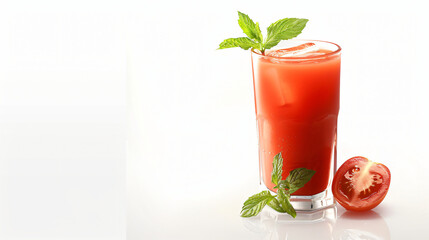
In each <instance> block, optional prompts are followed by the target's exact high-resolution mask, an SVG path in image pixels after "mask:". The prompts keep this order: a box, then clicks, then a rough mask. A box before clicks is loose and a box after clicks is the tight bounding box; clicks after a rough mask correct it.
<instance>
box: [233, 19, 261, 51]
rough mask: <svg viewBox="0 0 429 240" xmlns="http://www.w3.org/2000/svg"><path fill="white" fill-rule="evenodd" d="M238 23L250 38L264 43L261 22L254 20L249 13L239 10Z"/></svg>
mask: <svg viewBox="0 0 429 240" xmlns="http://www.w3.org/2000/svg"><path fill="white" fill-rule="evenodd" d="M238 25H240V28H241V29H242V30H243V32H244V33H245V34H246V35H247V36H248V37H249V38H250V39H254V40H256V41H257V42H260V43H262V33H261V29H259V24H258V23H256V24H255V22H253V20H252V19H250V17H249V16H248V15H247V14H244V13H241V12H238Z"/></svg>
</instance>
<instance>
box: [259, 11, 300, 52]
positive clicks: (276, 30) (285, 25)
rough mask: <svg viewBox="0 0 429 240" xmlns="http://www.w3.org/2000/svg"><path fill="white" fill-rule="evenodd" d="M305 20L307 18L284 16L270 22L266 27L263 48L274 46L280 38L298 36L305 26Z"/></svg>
mask: <svg viewBox="0 0 429 240" xmlns="http://www.w3.org/2000/svg"><path fill="white" fill-rule="evenodd" d="M307 22H308V19H302V18H284V19H280V20H278V21H277V22H275V23H273V24H271V25H270V26H269V27H268V29H267V38H266V39H265V42H264V44H263V46H264V49H263V50H265V49H270V48H272V47H274V46H276V45H277V44H278V43H279V42H280V41H281V40H287V39H291V38H294V37H296V36H298V35H299V34H300V33H301V32H302V30H303V29H304V28H305V25H306V24H307Z"/></svg>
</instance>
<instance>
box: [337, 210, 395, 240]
mask: <svg viewBox="0 0 429 240" xmlns="http://www.w3.org/2000/svg"><path fill="white" fill-rule="evenodd" d="M332 236H333V239H334V240H347V239H350V240H352V239H353V240H364V239H365V240H367V239H371V240H389V239H390V230H389V227H388V226H387V223H386V222H385V221H384V219H383V217H381V216H380V215H379V214H378V213H376V212H374V211H365V212H351V211H345V212H344V213H343V214H341V216H340V217H339V218H338V219H337V222H336V223H335V226H334V231H333V235H332Z"/></svg>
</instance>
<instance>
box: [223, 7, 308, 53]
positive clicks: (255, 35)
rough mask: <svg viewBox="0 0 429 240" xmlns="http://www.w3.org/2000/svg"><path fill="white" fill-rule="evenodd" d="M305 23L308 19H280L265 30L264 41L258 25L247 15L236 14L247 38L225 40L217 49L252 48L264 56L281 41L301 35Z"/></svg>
mask: <svg viewBox="0 0 429 240" xmlns="http://www.w3.org/2000/svg"><path fill="white" fill-rule="evenodd" d="M307 22H308V19H304V18H284V19H280V20H278V21H277V22H275V23H273V24H271V25H270V26H269V27H268V28H267V37H266V38H265V39H264V37H263V36H262V32H261V29H260V28H259V23H255V22H253V20H252V19H250V17H249V16H248V15H246V14H244V13H241V12H238V25H240V28H241V29H242V30H243V32H244V34H246V36H247V37H239V38H228V39H225V40H224V41H223V42H221V43H220V44H219V48H218V49H225V48H233V47H240V48H242V49H244V50H247V49H249V48H253V49H257V50H259V51H261V53H262V54H264V53H265V50H267V49H270V48H272V47H274V46H276V45H277V44H278V43H279V42H280V41H281V40H288V39H291V38H294V37H296V36H298V35H299V34H301V32H302V30H303V29H304V28H305V25H306V24H307Z"/></svg>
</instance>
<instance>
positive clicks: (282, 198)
mask: <svg viewBox="0 0 429 240" xmlns="http://www.w3.org/2000/svg"><path fill="white" fill-rule="evenodd" d="M277 198H278V199H279V202H280V204H281V206H282V208H283V210H284V211H285V212H286V213H288V214H289V215H291V216H292V217H293V218H295V217H296V211H295V209H294V208H293V206H292V204H290V201H289V199H290V194H289V192H288V191H287V190H286V189H284V188H279V190H278V191H277Z"/></svg>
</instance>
